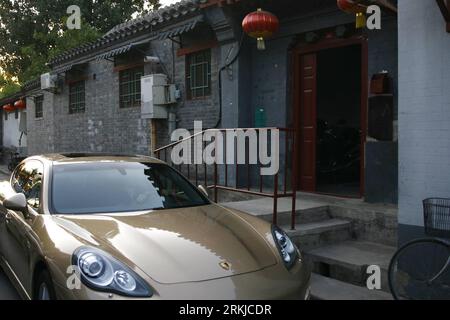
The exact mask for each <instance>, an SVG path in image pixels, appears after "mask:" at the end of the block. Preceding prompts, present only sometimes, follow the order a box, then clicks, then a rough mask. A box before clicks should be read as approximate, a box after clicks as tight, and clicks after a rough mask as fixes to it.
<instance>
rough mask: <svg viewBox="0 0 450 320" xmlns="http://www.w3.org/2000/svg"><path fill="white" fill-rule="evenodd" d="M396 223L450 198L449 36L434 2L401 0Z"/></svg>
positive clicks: (417, 221)
mask: <svg viewBox="0 0 450 320" xmlns="http://www.w3.org/2000/svg"><path fill="white" fill-rule="evenodd" d="M398 5H399V144H400V145H399V162H400V168H399V223H401V224H405V225H415V226H423V216H422V206H421V201H422V199H424V198H427V197H450V161H449V159H450V139H449V134H450V90H449V89H450V85H449V84H450V62H449V53H450V34H448V33H446V32H445V23H444V20H443V18H442V15H441V13H440V11H439V9H438V6H437V5H436V2H434V1H423V0H399V1H398Z"/></svg>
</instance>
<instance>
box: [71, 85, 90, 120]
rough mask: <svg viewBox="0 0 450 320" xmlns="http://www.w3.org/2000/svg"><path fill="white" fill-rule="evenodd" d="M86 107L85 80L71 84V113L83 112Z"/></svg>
mask: <svg viewBox="0 0 450 320" xmlns="http://www.w3.org/2000/svg"><path fill="white" fill-rule="evenodd" d="M85 109H86V93H85V81H84V80H82V81H77V82H74V83H71V84H70V85H69V113H70V114H73V113H83V112H84V111H85Z"/></svg>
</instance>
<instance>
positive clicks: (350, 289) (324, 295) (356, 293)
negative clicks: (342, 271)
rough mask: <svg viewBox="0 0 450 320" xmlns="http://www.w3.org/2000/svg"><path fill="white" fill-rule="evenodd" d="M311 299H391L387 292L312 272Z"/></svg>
mask: <svg viewBox="0 0 450 320" xmlns="http://www.w3.org/2000/svg"><path fill="white" fill-rule="evenodd" d="M311 299H313V300H392V296H391V295H390V294H389V293H386V292H384V291H379V290H369V289H367V288H364V287H359V286H355V285H352V284H349V283H345V282H342V281H339V280H336V279H331V278H327V277H324V276H322V275H319V274H316V273H313V274H312V275H311Z"/></svg>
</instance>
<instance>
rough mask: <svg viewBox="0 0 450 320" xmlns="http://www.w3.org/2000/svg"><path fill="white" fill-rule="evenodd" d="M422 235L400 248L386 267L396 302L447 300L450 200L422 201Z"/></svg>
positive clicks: (449, 269)
mask: <svg viewBox="0 0 450 320" xmlns="http://www.w3.org/2000/svg"><path fill="white" fill-rule="evenodd" d="M423 205H424V220H425V234H427V235H430V237H428V238H422V239H416V240H413V241H410V242H408V243H406V244H405V245H403V246H402V247H400V249H398V250H397V252H396V253H395V254H394V256H393V257H392V260H391V262H390V264H389V271H388V278H389V287H390V290H391V293H392V296H393V297H394V299H396V300H404V299H409V300H430V299H432V300H450V242H449V241H448V240H446V239H444V237H445V238H447V237H450V199H442V198H430V199H426V200H424V201H423Z"/></svg>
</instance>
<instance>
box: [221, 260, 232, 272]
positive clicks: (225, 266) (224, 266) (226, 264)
mask: <svg viewBox="0 0 450 320" xmlns="http://www.w3.org/2000/svg"><path fill="white" fill-rule="evenodd" d="M219 266H220V267H221V268H222V269H224V270H227V271H228V270H230V269H231V263H229V262H228V261H221V262H220V263H219Z"/></svg>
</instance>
